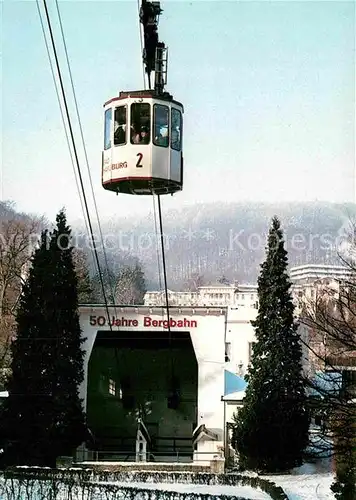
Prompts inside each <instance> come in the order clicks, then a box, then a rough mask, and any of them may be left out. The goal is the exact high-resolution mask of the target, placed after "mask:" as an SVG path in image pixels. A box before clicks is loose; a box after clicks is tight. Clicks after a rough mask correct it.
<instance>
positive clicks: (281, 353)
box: [232, 217, 310, 472]
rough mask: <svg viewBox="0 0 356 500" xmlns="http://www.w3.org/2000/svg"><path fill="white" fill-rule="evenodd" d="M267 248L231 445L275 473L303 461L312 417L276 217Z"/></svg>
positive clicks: (247, 462)
mask: <svg viewBox="0 0 356 500" xmlns="http://www.w3.org/2000/svg"><path fill="white" fill-rule="evenodd" d="M266 251H267V256H266V260H265V262H264V263H263V264H262V265H261V272H260V276H259V278H258V297H259V310H258V315H257V318H256V320H255V321H253V322H252V325H253V326H254V328H255V335H256V340H257V341H256V343H255V344H254V346H253V353H252V357H251V366H250V368H249V373H248V375H247V376H246V380H247V382H248V386H247V388H246V397H245V399H244V406H243V408H241V410H239V411H238V413H237V414H236V415H235V417H234V420H235V423H234V428H233V438H232V443H233V446H234V447H235V448H236V450H237V452H238V454H239V461H240V465H241V466H242V467H243V468H247V469H251V470H259V471H265V472H277V471H285V470H288V469H290V468H292V467H295V466H298V465H300V464H301V463H302V459H303V451H304V449H305V448H306V446H307V444H308V429H309V421H310V419H309V412H308V409H307V401H306V391H305V386H304V381H303V374H302V348H301V344H300V338H299V334H298V324H297V323H296V322H295V320H294V305H293V302H292V297H291V292H290V286H291V283H290V281H289V277H288V274H287V265H288V261H287V251H286V250H285V248H284V241H283V233H282V231H281V228H280V222H279V220H278V218H277V217H274V218H273V219H272V225H271V228H270V230H269V235H268V245H267V248H266Z"/></svg>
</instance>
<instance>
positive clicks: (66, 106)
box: [43, 0, 112, 330]
mask: <svg viewBox="0 0 356 500" xmlns="http://www.w3.org/2000/svg"><path fill="white" fill-rule="evenodd" d="M43 5H44V9H45V13H46V19H47V24H48V30H49V34H50V37H51V44H52V50H53V54H54V58H55V61H56V68H57V73H58V78H59V83H60V87H61V92H62V98H63V102H64V107H65V111H66V118H67V121H68V128H69V133H70V137H71V142H72V147H73V152H74V156H75V163H76V167H77V171H78V177H79V182H80V186H81V190H82V195H83V201H84V206H85V213H86V216H87V219H88V226H89V232H90V237H91V240H92V243H93V250H94V254H95V261H96V265H97V268H98V272H99V278H100V284H101V288H102V291H103V296H104V302H105V309H106V313H107V317H108V324H109V326H110V330H112V325H111V322H110V313H109V307H108V303H107V299H106V293H105V287H104V282H103V277H102V274H101V267H100V262H99V257H98V252H97V248H96V244H95V238H94V233H93V227H92V224H91V220H90V214H89V208H88V202H87V198H86V194H85V188H84V183H83V178H82V173H81V170H80V165H79V159H78V153H77V148H76V145H75V139H74V135H73V129H72V123H71V119H70V115H69V110H68V104H67V99H66V93H65V90H64V86H63V80H62V73H61V69H60V66H59V61H58V55H57V49H56V44H55V41H54V37H53V30H52V25H51V20H50V18H49V14H48V8H47V1H46V0H43Z"/></svg>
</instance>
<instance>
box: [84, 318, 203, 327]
mask: <svg viewBox="0 0 356 500" xmlns="http://www.w3.org/2000/svg"><path fill="white" fill-rule="evenodd" d="M89 323H90V325H91V326H121V327H135V328H166V329H168V320H166V319H152V318H151V317H150V316H143V317H141V318H140V319H131V318H125V317H123V316H121V318H117V317H116V316H111V317H110V321H108V318H107V317H105V316H90V317H89ZM169 326H170V328H197V326H198V322H197V320H195V319H188V318H181V319H174V318H170V320H169Z"/></svg>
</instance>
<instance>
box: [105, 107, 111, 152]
mask: <svg viewBox="0 0 356 500" xmlns="http://www.w3.org/2000/svg"><path fill="white" fill-rule="evenodd" d="M111 117H112V109H111V108H110V109H107V110H106V111H105V128H104V149H109V148H111Z"/></svg>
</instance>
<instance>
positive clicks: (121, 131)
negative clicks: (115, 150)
mask: <svg viewBox="0 0 356 500" xmlns="http://www.w3.org/2000/svg"><path fill="white" fill-rule="evenodd" d="M126 123H127V119H126V106H119V107H118V108H116V109H115V113H114V146H118V145H120V144H126Z"/></svg>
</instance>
